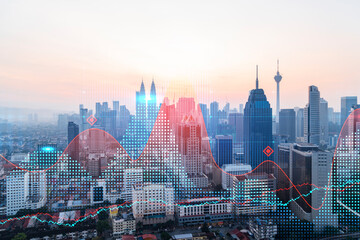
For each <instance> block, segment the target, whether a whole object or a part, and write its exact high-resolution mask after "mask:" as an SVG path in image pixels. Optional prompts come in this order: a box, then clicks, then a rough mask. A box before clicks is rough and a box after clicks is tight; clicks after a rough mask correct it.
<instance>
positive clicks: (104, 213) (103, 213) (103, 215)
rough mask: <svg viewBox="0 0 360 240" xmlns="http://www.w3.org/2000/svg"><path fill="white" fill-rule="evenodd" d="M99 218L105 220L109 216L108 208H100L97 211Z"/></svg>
mask: <svg viewBox="0 0 360 240" xmlns="http://www.w3.org/2000/svg"><path fill="white" fill-rule="evenodd" d="M98 216H99V220H107V219H108V218H109V213H108V209H105V208H104V209H102V210H101V211H100V212H99V215H98Z"/></svg>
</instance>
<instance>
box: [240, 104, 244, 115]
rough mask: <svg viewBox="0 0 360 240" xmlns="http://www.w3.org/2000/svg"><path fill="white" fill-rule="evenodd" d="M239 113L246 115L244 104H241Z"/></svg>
mask: <svg viewBox="0 0 360 240" xmlns="http://www.w3.org/2000/svg"><path fill="white" fill-rule="evenodd" d="M239 113H242V114H244V104H242V103H240V104H239Z"/></svg>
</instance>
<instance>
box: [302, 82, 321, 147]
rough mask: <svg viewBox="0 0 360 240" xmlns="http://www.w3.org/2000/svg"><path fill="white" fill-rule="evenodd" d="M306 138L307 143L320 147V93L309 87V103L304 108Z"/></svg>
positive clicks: (315, 88)
mask: <svg viewBox="0 0 360 240" xmlns="http://www.w3.org/2000/svg"><path fill="white" fill-rule="evenodd" d="M304 137H305V141H306V142H307V143H313V144H316V145H320V92H319V90H318V88H317V87H316V86H310V87H309V103H308V104H307V105H306V107H305V108H304Z"/></svg>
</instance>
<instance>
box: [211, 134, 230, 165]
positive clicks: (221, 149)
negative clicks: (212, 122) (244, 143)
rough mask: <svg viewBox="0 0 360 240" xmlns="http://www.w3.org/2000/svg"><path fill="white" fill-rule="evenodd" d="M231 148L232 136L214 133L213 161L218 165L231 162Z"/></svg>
mask: <svg viewBox="0 0 360 240" xmlns="http://www.w3.org/2000/svg"><path fill="white" fill-rule="evenodd" d="M232 148H233V146H232V136H223V135H216V137H215V162H216V164H217V165H218V166H219V167H222V166H223V165H224V164H232V163H233V160H232V158H233V156H232Z"/></svg>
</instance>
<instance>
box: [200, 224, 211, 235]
mask: <svg viewBox="0 0 360 240" xmlns="http://www.w3.org/2000/svg"><path fill="white" fill-rule="evenodd" d="M201 231H202V232H205V233H208V232H210V230H209V226H208V225H207V223H204V224H203V225H202V227H201Z"/></svg>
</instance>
